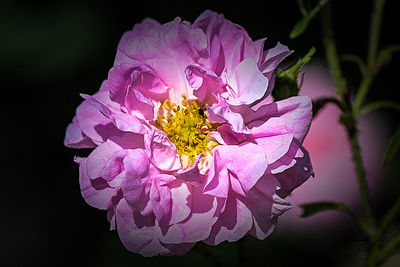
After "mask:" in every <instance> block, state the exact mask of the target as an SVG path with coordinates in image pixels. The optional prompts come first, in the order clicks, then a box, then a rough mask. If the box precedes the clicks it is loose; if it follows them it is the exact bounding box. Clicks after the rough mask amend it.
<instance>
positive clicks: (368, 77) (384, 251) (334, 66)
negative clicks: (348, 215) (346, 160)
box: [321, 0, 400, 267]
mask: <svg viewBox="0 0 400 267" xmlns="http://www.w3.org/2000/svg"><path fill="white" fill-rule="evenodd" d="M384 4H385V0H375V2H374V9H373V12H372V17H371V26H370V35H369V45H368V55H367V66H366V68H365V69H364V71H362V74H363V75H362V81H361V84H360V87H359V90H358V92H357V95H356V98H355V101H354V103H353V105H352V104H351V102H350V100H349V96H348V92H347V89H346V83H345V79H344V78H343V75H342V71H341V68H340V64H339V59H338V55H337V51H336V46H335V42H334V38H333V28H332V25H331V24H332V22H331V20H332V18H331V7H330V4H328V5H327V6H326V7H325V8H324V9H323V12H322V14H321V15H322V17H321V20H322V31H323V39H324V46H325V52H326V57H327V61H328V64H329V67H330V69H331V72H332V75H333V79H334V82H335V86H336V88H337V95H338V97H339V100H340V103H339V104H337V103H335V102H336V101H330V102H332V103H335V104H337V105H338V106H339V107H342V108H341V109H342V115H341V119H340V122H341V123H342V124H343V126H344V127H345V128H346V132H347V136H348V139H349V142H350V146H351V151H352V154H353V161H354V165H355V170H356V173H357V180H358V184H359V189H360V193H361V198H362V204H363V209H364V216H365V221H364V220H361V221H360V222H359V223H360V226H361V227H362V228H363V229H365V230H366V232H367V233H368V234H369V236H370V238H371V240H370V253H369V255H368V259H367V264H368V266H369V267H375V266H377V265H379V264H381V263H383V262H384V261H385V260H386V259H388V258H389V257H390V256H392V255H393V254H394V253H396V252H398V251H399V246H400V235H397V236H396V237H395V238H393V239H392V240H391V241H389V242H388V243H387V244H386V246H384V247H383V248H382V237H383V235H384V232H385V230H386V229H387V228H388V226H389V225H390V223H391V222H392V221H393V219H394V218H395V217H396V215H397V214H398V213H399V212H400V197H399V199H398V200H397V202H396V204H395V205H394V206H393V207H392V208H391V210H390V211H389V213H388V214H387V215H386V216H385V217H384V219H383V221H382V223H381V225H380V227H379V228H378V229H377V227H376V225H375V222H374V218H373V215H372V204H371V199H370V195H369V189H368V186H367V182H366V179H365V168H364V165H363V161H362V156H361V151H360V145H359V142H358V134H357V118H358V116H359V114H360V111H364V112H365V111H368V110H373V109H375V108H377V107H389V108H395V109H398V108H399V106H398V105H395V104H393V103H391V102H387V101H386V102H379V103H373V105H370V106H368V107H367V106H366V107H365V108H363V107H362V105H363V102H364V99H365V97H366V95H367V93H368V91H369V89H370V86H371V84H372V81H373V79H374V76H375V75H376V73H377V71H378V70H377V68H378V67H377V62H376V61H377V51H378V40H379V32H380V27H381V19H382V12H383V8H384ZM325 103H327V102H326V101H325ZM325 103H324V104H325Z"/></svg>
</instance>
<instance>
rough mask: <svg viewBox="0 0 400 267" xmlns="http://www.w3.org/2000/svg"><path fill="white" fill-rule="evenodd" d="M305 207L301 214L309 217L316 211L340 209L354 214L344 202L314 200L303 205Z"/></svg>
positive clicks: (303, 216)
mask: <svg viewBox="0 0 400 267" xmlns="http://www.w3.org/2000/svg"><path fill="white" fill-rule="evenodd" d="M301 208H303V214H302V215H301V216H300V217H302V218H306V217H309V216H311V215H314V214H316V213H319V212H321V211H326V210H339V211H344V212H346V213H349V214H350V215H351V216H354V215H353V214H352V212H351V210H350V209H349V208H348V207H347V206H346V205H345V204H343V203H340V202H313V203H307V204H303V205H301Z"/></svg>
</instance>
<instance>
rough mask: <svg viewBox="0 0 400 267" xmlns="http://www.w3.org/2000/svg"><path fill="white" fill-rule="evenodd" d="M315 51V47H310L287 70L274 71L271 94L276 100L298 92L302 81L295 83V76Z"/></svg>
mask: <svg viewBox="0 0 400 267" xmlns="http://www.w3.org/2000/svg"><path fill="white" fill-rule="evenodd" d="M315 51H316V50H315V47H312V48H311V49H310V51H308V53H307V54H306V55H305V56H304V57H303V58H300V59H299V60H298V61H297V63H296V64H294V65H293V66H291V67H290V68H288V69H287V70H284V71H282V72H280V73H276V76H275V86H274V90H273V91H272V96H273V97H274V99H275V100H276V101H278V100H282V99H286V98H289V97H291V96H296V95H298V94H299V91H300V88H301V85H302V81H301V82H300V85H299V84H298V83H297V77H298V76H299V74H300V70H301V68H302V67H303V66H304V65H305V64H306V63H307V62H309V61H310V60H311V57H312V55H314V53H315Z"/></svg>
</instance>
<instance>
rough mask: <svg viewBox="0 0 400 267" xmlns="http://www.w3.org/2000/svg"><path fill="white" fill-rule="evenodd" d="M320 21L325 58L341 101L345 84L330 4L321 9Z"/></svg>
mask: <svg viewBox="0 0 400 267" xmlns="http://www.w3.org/2000/svg"><path fill="white" fill-rule="evenodd" d="M321 21H322V35H323V41H324V46H325V54H326V58H327V61H328V64H329V67H330V69H331V71H332V75H333V80H334V82H335V86H336V90H337V91H336V92H337V95H338V96H339V98H340V99H343V94H344V90H345V88H344V86H345V82H344V78H343V75H342V70H341V68H340V63H339V57H338V54H337V50H336V45H335V41H334V36H333V28H332V10H331V3H328V4H327V5H326V7H325V8H323V9H322V12H321Z"/></svg>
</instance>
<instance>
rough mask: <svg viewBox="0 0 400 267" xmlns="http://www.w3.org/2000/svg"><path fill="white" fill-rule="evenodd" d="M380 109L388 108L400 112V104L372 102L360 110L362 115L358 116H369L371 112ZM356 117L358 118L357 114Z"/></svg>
mask: <svg viewBox="0 0 400 267" xmlns="http://www.w3.org/2000/svg"><path fill="white" fill-rule="evenodd" d="M380 108H388V109H394V110H397V111H400V104H399V103H396V102H392V101H376V102H372V103H369V104H367V105H364V106H363V107H362V108H361V110H360V114H358V115H364V114H367V113H369V112H371V111H374V110H377V109H380ZM356 116H357V114H356Z"/></svg>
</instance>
